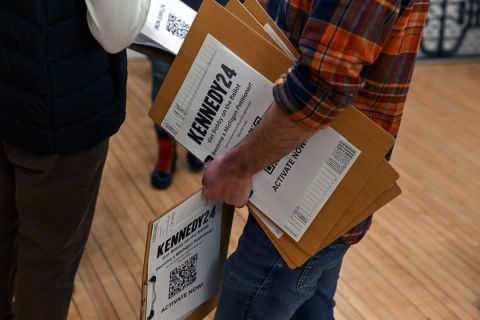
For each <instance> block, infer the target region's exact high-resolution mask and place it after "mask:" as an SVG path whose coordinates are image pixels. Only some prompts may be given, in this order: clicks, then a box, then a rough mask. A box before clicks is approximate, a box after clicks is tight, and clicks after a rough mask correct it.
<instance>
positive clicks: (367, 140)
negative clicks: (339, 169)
mask: <svg viewBox="0 0 480 320" xmlns="http://www.w3.org/2000/svg"><path fill="white" fill-rule="evenodd" d="M269 30H270V32H269ZM272 30H273V32H274V33H275V35H273V34H272V32H271V31H272ZM207 34H210V35H212V36H214V37H215V38H216V39H217V40H219V41H220V42H221V43H222V44H224V45H225V46H227V47H228V48H229V49H230V50H231V51H232V52H234V53H235V54H236V55H237V56H238V57H240V58H241V59H242V60H243V61H245V62H246V63H247V64H249V65H250V66H251V67H252V68H254V69H255V70H257V71H258V72H259V73H261V74H262V75H263V76H265V77H266V78H267V79H269V80H270V81H272V82H274V81H276V80H277V79H278V78H279V77H280V75H282V74H284V73H286V72H287V70H288V68H289V67H291V65H292V63H293V61H294V59H296V58H297V57H298V56H299V54H298V52H297V51H296V49H295V47H294V46H293V45H292V44H291V43H290V42H289V41H288V39H287V38H286V37H285V35H284V34H283V33H282V32H281V31H280V30H279V29H278V28H277V26H276V25H275V23H274V22H273V21H272V20H271V19H270V18H269V16H268V15H267V14H266V12H265V11H264V10H263V8H262V7H261V6H260V5H259V4H258V3H257V2H256V1H255V0H246V1H245V2H244V3H240V2H239V1H238V0H230V1H229V3H228V4H227V5H226V6H225V7H222V6H221V5H219V4H217V3H216V2H215V1H213V0H204V1H203V4H202V7H201V8H200V10H199V12H198V13H197V16H196V18H195V20H194V22H193V24H192V27H191V29H190V31H189V33H188V35H187V37H186V39H185V42H184V43H183V45H182V48H181V49H180V52H179V54H178V56H177V57H176V58H175V60H174V62H173V65H172V67H171V69H170V72H169V74H168V76H167V78H166V80H165V82H164V84H163V86H162V88H161V90H160V92H159V94H158V96H157V99H156V100H155V102H154V105H153V107H152V109H151V111H150V116H151V117H152V119H153V120H154V121H155V122H157V123H161V122H162V120H163V118H164V117H165V114H166V113H167V111H168V109H169V107H170V106H171V104H172V102H173V100H174V98H175V96H176V94H177V92H178V91H179V89H180V87H181V85H182V83H183V81H184V79H185V77H186V75H187V73H188V71H189V69H190V66H191V65H192V63H193V61H194V59H195V57H196V55H197V53H198V52H199V50H200V47H201V46H202V43H203V42H204V40H205V37H206V36H207ZM331 127H332V128H333V129H335V130H336V131H337V132H339V133H340V134H341V135H343V136H344V137H345V138H346V139H348V141H349V142H351V143H352V144H354V145H355V146H356V147H357V148H358V149H360V150H361V154H360V156H359V157H358V158H357V160H356V161H355V163H354V164H353V166H352V167H351V169H350V170H349V172H348V173H347V174H346V176H345V177H344V178H343V179H342V181H341V182H340V184H339V185H338V187H337V188H336V189H335V191H334V192H333V194H332V196H331V197H330V198H329V199H328V201H327V202H326V204H325V205H324V206H323V208H322V209H321V211H320V212H319V213H318V214H317V216H316V218H315V219H314V221H313V223H312V224H311V225H310V227H309V228H308V229H307V231H306V232H305V234H304V235H303V236H302V238H301V239H300V240H299V241H295V240H293V239H292V238H290V237H289V236H288V235H286V234H284V235H283V236H281V237H280V238H277V237H276V236H275V235H274V234H273V233H272V232H271V231H270V230H269V228H268V227H267V226H266V225H265V224H264V223H263V222H262V221H261V220H260V219H259V218H258V216H257V215H258V214H259V212H258V210H257V209H256V208H255V207H254V206H253V205H251V204H249V207H250V209H251V211H252V212H253V213H254V215H255V217H256V219H257V221H258V222H259V223H260V225H261V227H262V228H263V230H264V231H265V233H266V234H267V236H268V237H269V238H270V240H271V241H272V243H273V244H274V246H275V247H276V248H277V250H278V251H279V252H280V254H281V255H282V257H283V258H284V260H285V261H286V263H287V264H288V265H289V266H290V267H291V268H295V267H298V266H300V265H302V264H303V263H305V262H306V261H307V260H308V259H309V258H310V257H311V256H312V255H314V254H316V253H317V252H318V251H319V250H321V249H322V248H325V247H326V246H327V245H328V244H330V243H331V242H333V241H334V240H335V239H337V238H338V237H340V236H342V235H343V234H345V233H346V232H347V231H348V230H350V229H351V228H352V227H354V226H355V225H357V224H358V223H360V222H361V221H362V220H364V219H365V218H367V217H368V216H369V215H371V214H372V213H373V212H375V211H376V210H378V209H380V208H381V207H382V206H384V205H385V204H387V203H388V202H390V201H391V200H393V199H394V198H395V197H397V196H398V195H399V194H400V192H401V191H400V188H399V187H398V185H397V184H396V181H397V179H398V178H399V176H398V174H397V172H396V171H395V170H394V169H393V168H392V167H391V166H390V165H389V164H388V162H387V161H386V160H385V155H386V154H387V153H388V151H389V150H390V149H391V147H392V146H393V143H394V138H393V137H392V136H390V135H389V134H388V133H387V132H385V131H384V130H383V129H381V128H380V127H379V126H377V125H376V124H375V123H374V122H372V121H371V120H370V119H368V118H367V117H365V116H364V115H363V114H361V113H360V112H359V111H358V110H356V109H355V108H354V107H348V108H346V110H345V111H343V112H342V113H341V114H340V115H339V116H338V117H337V118H336V119H335V120H334V122H333V123H332V124H331ZM273 214H274V213H273Z"/></svg>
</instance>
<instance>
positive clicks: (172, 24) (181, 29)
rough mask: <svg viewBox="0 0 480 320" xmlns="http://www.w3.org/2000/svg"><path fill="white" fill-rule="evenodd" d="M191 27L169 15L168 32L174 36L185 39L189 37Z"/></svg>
mask: <svg viewBox="0 0 480 320" xmlns="http://www.w3.org/2000/svg"><path fill="white" fill-rule="evenodd" d="M189 29H190V25H189V24H188V23H186V22H185V21H183V20H182V19H180V18H178V17H176V16H175V15H173V14H171V13H169V14H168V21H167V31H168V32H170V33H171V34H173V35H174V36H176V37H178V38H180V39H185V37H186V36H187V33H188V30H189Z"/></svg>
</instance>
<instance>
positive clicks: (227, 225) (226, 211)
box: [140, 190, 235, 320]
mask: <svg viewBox="0 0 480 320" xmlns="http://www.w3.org/2000/svg"><path fill="white" fill-rule="evenodd" d="M197 192H198V190H197ZM195 193H196V192H194V193H193V194H195ZM193 194H192V195H193ZM188 198H190V197H187V199H188ZM183 202H184V201H181V202H180V203H178V204H177V205H175V206H172V207H171V208H170V209H168V210H166V211H165V212H163V213H162V214H161V215H159V216H158V217H156V218H155V219H153V220H152V221H150V223H149V224H148V232H147V239H146V245H145V255H144V257H145V258H144V263H143V274H142V294H141V303H140V319H141V320H145V319H146V317H147V312H148V311H147V308H148V306H147V290H148V254H149V252H150V243H151V241H150V239H151V238H152V229H153V224H154V223H155V221H157V220H158V219H160V218H162V217H163V216H164V215H165V214H167V213H168V212H170V211H171V210H173V209H174V208H175V207H177V206H179V205H180V204H182V203H183ZM234 212H235V208H234V207H233V206H229V205H226V204H224V205H223V209H222V223H221V234H220V268H219V271H218V272H219V284H218V287H219V288H221V282H222V279H223V274H222V272H223V268H222V266H223V264H224V263H225V261H226V260H227V254H228V245H229V243H230V233H231V230H232V222H233V215H234ZM219 297H220V292H217V293H216V294H215V295H214V296H213V297H212V298H210V299H208V300H207V301H205V302H204V303H203V304H201V305H199V306H198V307H197V308H195V310H194V311H193V312H192V313H191V314H190V315H188V317H187V318H186V320H202V319H204V318H205V317H206V316H207V315H208V314H209V313H210V312H212V311H213V310H214V309H215V308H216V306H217V304H218V299H219Z"/></svg>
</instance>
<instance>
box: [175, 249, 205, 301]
mask: <svg viewBox="0 0 480 320" xmlns="http://www.w3.org/2000/svg"><path fill="white" fill-rule="evenodd" d="M197 261H198V254H195V255H193V256H191V257H190V258H188V259H187V260H185V261H184V262H183V263H182V264H181V265H180V266H178V267H177V268H175V269H173V270H172V271H171V272H170V283H169V285H168V299H171V298H173V297H174V296H176V295H177V294H178V293H180V292H181V291H182V290H183V289H185V288H186V287H188V286H189V285H191V284H192V283H194V282H195V280H197Z"/></svg>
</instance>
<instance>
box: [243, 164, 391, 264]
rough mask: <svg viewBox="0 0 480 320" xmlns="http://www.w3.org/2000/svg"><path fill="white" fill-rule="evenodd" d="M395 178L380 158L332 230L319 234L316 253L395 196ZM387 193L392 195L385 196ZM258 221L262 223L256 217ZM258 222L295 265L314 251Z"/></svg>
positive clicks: (338, 217)
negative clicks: (373, 171) (303, 247)
mask: <svg viewBox="0 0 480 320" xmlns="http://www.w3.org/2000/svg"><path fill="white" fill-rule="evenodd" d="M398 178H399V175H398V173H397V172H396V171H395V170H394V169H393V168H392V167H391V166H390V164H388V162H387V161H385V160H383V161H382V163H381V164H380V166H379V168H377V172H376V173H375V174H374V175H372V176H371V177H370V179H369V180H368V182H367V183H366V184H365V186H364V187H363V188H362V190H361V191H360V193H359V195H358V197H357V198H356V199H355V200H354V201H353V202H352V203H351V205H350V206H349V207H348V209H347V210H345V211H338V212H337V216H336V223H335V224H334V225H332V226H331V230H325V232H326V234H325V236H324V237H319V238H323V239H324V240H323V241H322V242H321V243H318V250H317V252H318V251H320V250H321V249H323V248H325V247H326V246H328V245H329V244H330V243H331V242H332V241H334V240H335V239H337V238H338V237H340V236H341V235H343V234H345V233H346V232H347V231H348V230H350V229H351V228H352V227H354V226H355V225H357V224H358V223H360V222H361V221H362V220H364V219H366V218H367V217H368V216H369V215H371V214H372V213H373V212H374V211H376V210H378V209H379V208H381V207H382V206H384V205H385V204H386V203H388V202H389V201H391V200H393V199H394V198H395V197H397V196H398V195H399V194H400V193H397V192H396V191H397V190H398V189H399V188H398V186H395V181H397V180H398ZM387 191H388V192H387ZM388 196H391V197H392V198H388ZM377 201H378V202H377ZM385 201H386V202H385ZM371 206H373V208H374V210H372V209H371V208H370V207H371ZM249 207H250V209H251V210H252V211H253V212H256V211H257V209H256V208H255V207H254V206H249ZM317 219H318V223H323V220H322V217H321V216H319V217H317ZM257 221H259V222H261V221H260V219H258V218H257ZM260 225H261V226H262V229H263V230H264V232H265V233H266V234H267V236H268V237H269V238H270V240H271V241H272V243H273V244H274V245H275V247H276V248H277V250H278V251H279V252H283V253H284V254H285V255H286V256H287V257H288V259H289V260H290V261H291V262H292V263H293V265H294V266H295V267H298V266H300V265H302V264H303V263H304V262H305V261H307V260H308V259H309V258H310V257H311V256H312V255H313V254H315V253H316V252H315V253H313V254H311V253H309V252H305V251H304V250H303V249H302V248H301V247H300V246H299V245H298V243H297V242H296V241H295V240H293V239H292V238H290V237H289V236H288V235H284V236H282V237H281V238H280V239H278V238H277V237H275V236H274V235H273V234H272V232H271V231H270V230H269V229H268V228H267V227H266V226H265V224H264V223H260ZM282 257H283V255H282ZM289 266H290V265H289Z"/></svg>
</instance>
